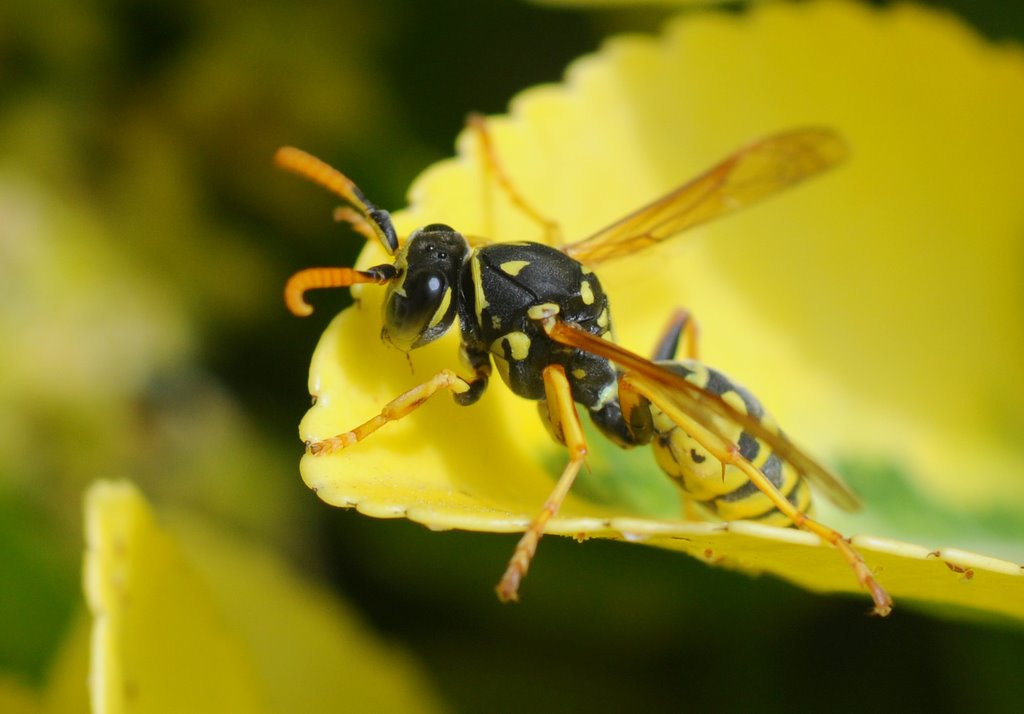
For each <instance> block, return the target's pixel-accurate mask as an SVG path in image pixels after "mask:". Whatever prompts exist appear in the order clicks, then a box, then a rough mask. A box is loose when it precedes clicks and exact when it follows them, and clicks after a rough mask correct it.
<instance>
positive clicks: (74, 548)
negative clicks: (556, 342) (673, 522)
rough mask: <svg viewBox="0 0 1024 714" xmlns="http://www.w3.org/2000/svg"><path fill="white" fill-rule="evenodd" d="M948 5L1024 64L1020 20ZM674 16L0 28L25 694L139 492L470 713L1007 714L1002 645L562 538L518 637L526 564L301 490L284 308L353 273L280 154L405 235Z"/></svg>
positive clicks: (194, 8) (207, 13)
mask: <svg viewBox="0 0 1024 714" xmlns="http://www.w3.org/2000/svg"><path fill="white" fill-rule="evenodd" d="M929 4H931V5H936V6H941V7H945V8H950V9H951V10H952V11H955V12H957V13H958V14H959V15H960V16H961V17H963V18H964V19H965V20H967V21H968V22H971V23H973V24H974V25H975V26H976V27H977V28H978V29H979V30H980V31H981V32H983V33H984V34H985V35H987V36H988V37H990V38H993V39H996V40H999V41H1004V40H1013V41H1017V42H1019V41H1021V40H1022V39H1024V10H1022V9H1021V8H1020V7H1019V6H1018V5H1016V4H1013V5H1008V4H1006V3H1004V2H1002V1H1001V0H984V1H983V2H970V1H969V0H956V1H955V2H949V3H938V2H933V3H929ZM724 11H728V12H742V9H739V8H737V7H735V6H734V7H730V8H726V9H725V10H724ZM668 12H670V10H669V9H653V10H652V9H650V8H641V9H630V8H625V9H622V8H620V9H615V10H596V11H580V10H566V9H557V8H545V7H539V6H537V5H531V4H526V3H520V2H514V1H513V0H500V1H496V2H488V3H480V4H478V5H475V6H467V4H466V3H463V2H458V1H457V0H436V1H434V2H429V3H426V2H418V1H417V0H382V2H374V3H366V2H362V3H356V2H351V1H343V2H338V1H335V2H327V1H321V2H314V3H306V4H303V5H302V6H291V5H286V4H283V3H282V4H259V3H258V4H251V3H241V2H236V1H234V0H232V1H229V2H213V1H212V0H207V1H205V2H204V1H201V0H193V1H191V2H189V1H186V2H167V1H160V2H127V1H125V0H121V1H117V0H115V1H114V2H104V3H98V2H88V1H86V2H80V3H65V2H58V1H55V0H31V1H30V0H9V1H8V2H6V3H4V4H3V5H2V6H0V147H2V150H0V331H2V332H3V335H4V348H5V349H4V350H3V353H2V355H0V621H2V622H3V624H2V625H0V633H2V634H0V671H3V672H4V673H5V676H4V680H7V679H17V680H21V681H24V682H28V683H29V684H30V685H31V686H39V685H40V683H41V682H42V681H43V680H44V679H45V678H46V675H47V671H48V669H49V668H50V667H51V666H53V663H54V660H55V658H56V657H57V655H56V653H57V651H58V645H59V642H60V640H61V639H62V638H63V636H64V634H65V633H66V632H67V631H68V628H70V627H71V624H72V623H73V622H74V621H75V619H76V610H77V608H80V607H81V592H80V579H79V574H78V568H79V566H78V562H79V556H80V553H81V548H82V541H81V536H80V533H81V525H82V523H81V517H80V515H79V513H80V508H81V497H82V493H83V490H84V487H85V486H86V484H87V483H88V482H89V481H92V480H94V479H96V478H104V477H127V478H129V479H131V480H132V481H134V482H136V483H138V484H140V486H141V488H142V490H144V491H145V492H146V493H147V495H148V496H150V497H151V498H152V499H153V500H154V501H155V502H156V503H157V505H158V508H170V507H174V508H179V509H186V510H193V511H196V512H199V513H202V514H204V515H206V516H210V517H213V518H215V519H217V520H218V521H220V523H221V524H222V525H223V526H224V527H226V528H229V529H234V530H236V531H238V532H239V533H242V534H243V535H245V536H247V537H250V538H254V539H257V540H260V541H263V542H264V543H267V544H270V545H272V546H273V547H275V548H279V549H281V550H282V551H283V552H284V553H285V554H286V557H287V558H289V559H290V560H291V561H292V562H293V564H294V566H295V568H296V569H298V570H299V571H301V572H304V573H305V574H306V575H307V576H308V577H310V578H323V579H326V580H327V581H328V582H329V583H331V585H332V586H333V587H335V588H336V589H337V590H338V591H339V592H341V593H343V594H344V595H346V596H347V597H348V598H350V599H351V600H353V601H354V602H355V603H356V605H357V607H359V608H360V609H361V610H362V612H363V614H364V615H365V616H366V618H367V619H368V620H369V622H370V623H371V624H372V625H373V626H375V627H376V628H377V629H378V630H379V631H381V632H383V633H384V634H386V635H388V636H390V637H391V638H393V639H395V640H397V641H399V642H401V643H403V644H404V645H405V646H406V647H407V648H408V649H409V650H411V651H412V652H413V653H415V654H417V655H419V658H420V661H421V663H422V665H423V666H424V667H426V668H427V670H428V671H429V674H430V675H431V676H432V677H433V678H434V680H435V683H436V684H437V686H438V688H439V689H440V690H441V692H442V694H443V696H445V697H446V698H447V700H448V701H449V702H450V703H451V704H452V706H453V708H456V709H460V710H468V711H473V710H480V709H484V708H488V709H509V710H511V709H526V708H529V709H542V708H543V709H556V708H562V709H567V708H572V709H581V708H584V707H588V708H591V709H600V710H614V709H625V708H626V707H629V708H630V709H637V708H641V707H650V708H654V707H658V708H668V707H674V706H678V704H679V703H680V702H685V703H686V704H687V705H688V706H690V707H692V708H696V709H702V708H711V707H714V708H716V709H750V708H753V707H757V708H759V709H761V710H781V709H784V708H785V709H788V708H792V706H793V705H794V704H795V703H797V702H806V701H828V702H830V703H831V704H832V705H833V706H831V708H833V709H836V710H843V709H849V710H851V711H853V710H862V709H863V708H864V706H865V701H867V702H871V705H874V706H878V707H880V708H884V709H893V710H896V709H901V710H924V709H928V710H931V711H942V710H963V709H967V708H971V709H978V710H986V711H999V710H1005V711H1011V710H1012V709H1013V706H1014V704H1015V703H1016V701H1015V699H1014V692H1013V691H1012V689H1011V685H1010V682H1011V681H1012V680H1011V678H1012V676H1014V674H1015V671H1016V670H1015V663H1016V662H1019V660H1020V656H1021V654H1022V652H1024V634H1022V633H1021V631H1020V630H1019V629H1017V628H1015V627H1013V626H1008V625H993V624H985V625H969V624H962V623H950V622H944V621H939V620H932V619H929V618H927V617H924V616H920V615H914V614H910V613H906V612H903V613H900V615H899V617H898V618H893V619H890V620H889V621H887V622H884V623H881V622H876V621H872V620H866V619H865V618H864V610H865V605H864V603H863V602H861V601H860V600H859V599H856V600H854V599H823V598H819V597H816V596H812V595H809V594H806V593H802V592H798V591H796V590H794V589H793V588H790V587H788V586H785V585H783V584H781V583H778V582H775V581H773V580H771V579H760V580H758V581H753V580H750V579H749V578H747V577H745V576H740V575H736V574H733V573H728V572H724V571H719V570H711V569H709V568H706V567H704V566H703V565H701V564H699V563H696V562H691V561H690V560H688V559H685V558H681V557H679V556H677V555H673V554H668V553H662V552H656V551H654V550H651V551H647V550H643V549H637V548H628V549H626V548H621V547H618V546H616V545H615V544H610V543H593V544H588V545H587V546H586V547H579V546H577V545H576V544H573V543H571V542H562V541H561V540H558V541H556V540H555V539H551V542H548V543H545V554H544V556H545V557H544V559H543V560H542V561H539V562H538V564H537V566H536V568H535V570H534V572H532V573H531V576H530V579H531V582H530V587H531V592H530V597H529V598H528V599H527V600H526V602H524V603H523V604H522V605H521V606H519V607H516V608H501V607H499V606H498V605H497V604H496V602H495V601H494V599H493V598H492V597H491V596H490V588H491V586H492V585H493V581H494V579H495V577H496V576H497V575H498V574H499V572H500V570H501V567H502V566H503V564H504V562H505V559H506V558H507V557H508V554H509V552H510V549H511V547H512V544H513V542H514V538H513V537H511V536H510V537H495V536H482V535H475V534H462V533H446V534H432V533H429V532H427V531H426V530H425V529H423V528H422V527H420V526H416V525H414V524H410V523H406V522H380V521H372V520H370V519H366V518H363V517H361V516H359V515H358V514H355V513H351V512H341V511H336V510H334V509H330V508H326V507H324V506H323V505H322V504H320V503H319V502H318V501H317V500H316V499H315V497H314V496H313V495H312V494H310V493H309V492H308V491H307V490H306V489H305V487H304V486H302V484H301V482H300V480H299V477H298V473H297V460H298V456H299V454H300V446H299V444H298V442H297V439H296V438H295V434H296V425H297V422H298V419H299V417H300V416H301V414H302V412H303V411H304V409H305V407H306V405H307V397H306V384H305V382H306V371H307V367H308V360H309V355H310V353H311V352H312V349H313V347H314V345H315V343H316V341H317V339H318V338H319V329H317V327H316V326H315V325H314V324H313V323H309V322H301V321H297V320H292V319H290V318H289V317H288V316H287V315H286V313H285V311H284V309H283V307H282V306H281V302H280V286H281V285H282V283H283V280H284V279H285V278H286V277H287V275H288V274H289V273H290V272H291V271H292V270H294V269H296V268H299V267H304V266H307V265H312V264H315V263H320V262H330V263H338V264H344V263H346V262H347V261H350V260H351V259H352V258H353V256H354V254H355V252H356V251H357V249H358V248H359V247H360V246H359V245H358V243H357V242H354V241H352V240H350V239H349V238H348V237H347V234H346V233H345V232H344V231H339V230H338V229H337V227H336V226H334V225H332V224H331V222H330V218H329V215H327V212H326V211H325V210H324V200H323V197H322V196H318V195H317V194H316V192H315V191H310V190H308V187H306V186H303V185H301V182H298V181H295V180H294V179H293V178H291V177H287V176H280V175H278V174H276V173H275V172H274V171H273V170H272V168H271V167H270V163H269V157H270V156H271V154H272V152H273V150H274V149H275V148H276V147H277V146H278V145H280V144H284V143H290V144H296V145H300V146H303V147H307V148H309V149H310V150H312V151H315V152H316V153H317V154H319V155H321V156H323V157H324V158H326V159H328V160H330V161H332V162H333V163H336V164H337V165H341V166H344V167H345V169H346V170H347V171H348V172H349V173H351V174H352V175H355V176H358V177H359V181H360V184H361V185H362V187H363V188H364V189H365V190H366V192H367V193H368V194H369V195H371V196H373V197H375V200H376V201H377V202H378V203H379V204H380V205H383V206H388V207H398V206H400V205H401V204H402V203H403V195H404V191H405V188H406V187H407V186H408V185H409V183H410V181H411V179H412V178H413V176H414V175H415V174H416V173H417V172H418V171H419V170H420V169H421V168H422V167H424V166H425V165H427V164H428V163H430V162H431V161H434V160H436V159H438V158H440V157H443V156H446V155H449V154H450V153H451V143H452V138H453V137H454V136H455V134H456V133H457V131H458V130H459V129H460V127H461V125H462V118H463V116H464V115H465V114H466V112H468V111H470V110H478V111H484V112H498V111H501V110H503V109H504V107H505V102H506V101H507V100H508V98H509V97H511V96H512V95H513V94H514V93H515V92H516V91H518V90H520V89H522V88H523V87H526V86H530V85H534V84H537V83H541V82H546V81H554V80H556V79H558V78H559V77H560V76H561V72H562V70H563V68H564V67H565V65H566V64H567V63H568V62H569V61H570V60H571V59H572V58H574V57H577V56H579V55H581V54H583V53H585V52H587V51H591V50H593V49H594V48H596V47H597V45H598V43H599V41H600V38H601V37H603V36H604V35H606V34H608V33H610V32H613V31H628V30H653V29H655V28H657V27H658V26H659V24H660V23H661V21H662V19H663V18H664V17H665V16H666V13H668ZM331 301H334V302H331ZM346 301H347V298H346V297H345V296H343V295H340V294H339V295H333V296H329V297H326V299H325V300H323V301H321V302H320V303H318V305H319V307H320V309H321V310H322V311H323V312H324V313H329V312H330V311H332V310H336V309H338V308H340V307H341V306H342V305H344V304H345V302H346ZM570 572H571V573H572V577H571V578H570V577H568V576H566V575H565V574H566V573H570ZM738 681H740V682H742V683H743V686H736V685H737V682H738ZM780 682H785V683H786V684H785V685H784V686H780V685H779V683H780ZM796 693H798V694H796ZM0 701H6V700H5V699H2V698H0Z"/></svg>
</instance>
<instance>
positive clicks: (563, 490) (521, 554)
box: [495, 365, 587, 602]
mask: <svg viewBox="0 0 1024 714" xmlns="http://www.w3.org/2000/svg"><path fill="white" fill-rule="evenodd" d="M544 394H545V396H546V398H547V402H548V410H549V412H550V418H551V423H552V425H553V426H554V429H555V433H556V434H558V435H559V436H560V437H561V439H560V440H561V441H562V443H564V444H565V446H566V448H567V449H568V450H569V463H568V464H566V466H565V470H564V471H562V475H561V476H560V477H559V478H558V482H557V483H556V484H555V488H554V490H553V491H552V492H551V495H550V496H548V500H547V501H545V502H544V508H543V509H542V510H541V512H540V514H538V516H537V517H536V518H534V519H533V522H532V523H531V524H530V526H529V528H527V529H526V532H525V533H523V537H522V538H520V539H519V543H518V545H516V549H515V552H514V553H512V559H511V560H509V563H508V568H507V569H506V570H505V574H504V575H503V576H502V578H501V581H500V582H499V583H498V586H497V588H495V589H496V590H497V591H498V599H500V600H501V601H502V602H510V601H511V602H515V601H516V600H518V599H519V583H520V582H521V581H522V579H523V578H524V577H525V576H526V571H528V570H529V569H530V561H531V560H533V555H534V553H536V552H537V544H538V543H539V542H540V538H541V536H542V535H544V527H545V526H546V525H547V523H548V521H549V520H551V518H552V516H554V515H555V514H556V513H558V509H559V508H561V506H562V502H563V501H564V500H565V497H566V495H567V494H568V493H569V489H571V488H572V484H573V482H574V481H575V480H576V475H577V474H578V473H579V471H580V466H582V465H583V460H584V459H585V458H586V456H587V442H586V439H585V438H584V436H583V425H582V424H580V416H579V414H578V413H577V412H576V405H575V403H573V399H572V391H571V390H570V388H569V379H568V378H567V377H566V376H565V369H564V368H562V366H561V365H551V366H548V367H545V368H544Z"/></svg>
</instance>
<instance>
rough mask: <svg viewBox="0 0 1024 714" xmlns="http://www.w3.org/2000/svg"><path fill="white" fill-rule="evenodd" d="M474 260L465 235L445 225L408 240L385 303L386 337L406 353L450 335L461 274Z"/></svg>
mask: <svg viewBox="0 0 1024 714" xmlns="http://www.w3.org/2000/svg"><path fill="white" fill-rule="evenodd" d="M468 257H469V244H468V243H467V242H466V239H465V238H463V237H462V234H460V233H458V232H457V231H455V230H454V229H452V228H450V227H448V226H446V225H443V224H441V223H432V224H430V225H429V226H424V227H423V228H420V229H419V230H418V231H416V232H415V233H413V234H412V235H411V236H409V240H408V241H406V243H405V245H404V246H403V247H402V249H401V250H400V251H399V252H398V255H397V256H396V258H395V269H396V270H397V271H398V274H397V275H396V277H395V279H394V280H392V281H391V282H390V283H389V284H388V292H387V295H386V297H385V298H384V329H383V331H382V333H381V335H382V337H383V338H384V339H385V340H387V341H388V342H390V343H391V344H393V345H394V346H395V347H397V348H398V349H400V350H402V351H403V352H408V351H409V350H412V349H415V348H417V347H422V346H423V345H425V344H427V343H428V342H432V341H433V340H436V339H437V338H438V337H440V336H441V335H443V334H444V333H445V332H447V331H448V328H450V327H451V326H452V322H454V320H455V315H456V312H457V308H458V302H459V299H458V289H459V288H458V286H459V271H460V270H461V269H462V264H463V263H464V262H465V261H466V259H467V258H468Z"/></svg>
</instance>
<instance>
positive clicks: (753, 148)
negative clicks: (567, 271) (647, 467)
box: [562, 128, 846, 265]
mask: <svg viewBox="0 0 1024 714" xmlns="http://www.w3.org/2000/svg"><path fill="white" fill-rule="evenodd" d="M845 155H846V146H845V144H844V143H843V140H842V139H841V138H840V137H839V135H838V134H836V133H835V132H834V131H832V130H831V129H825V128H803V129H794V130H791V131H787V132H783V133H780V134H775V135H773V136H769V137H765V138H763V139H761V140H760V141H756V142H754V143H752V144H749V145H748V146H745V147H744V148H742V149H740V150H739V151H737V152H736V153H734V154H733V155H731V156H730V157H728V158H727V159H725V160H724V161H722V162H721V163H720V164H718V165H717V166H715V167H713V168H711V169H710V170H708V171H707V172H705V173H704V174H702V175H701V176H698V177H697V178H695V179H693V180H692V181H690V182H689V183H685V184H683V185H682V186H680V187H679V188H677V189H676V190H674V191H672V192H671V193H669V194H667V195H665V196H662V197H661V198H659V199H657V200H656V201H654V202H653V203H649V204H648V205H646V206H644V207H643V208H641V209H639V210H637V211H635V212H633V213H631V214H630V215H628V216H626V217H625V218H623V219H621V220H619V221H616V222H615V223H613V224H611V225H610V226H608V227H607V228H604V229H602V230H600V231H598V232H597V233H595V234H593V235H591V236H590V237H588V238H584V239H583V240H580V241H577V242H574V243H569V244H568V245H565V246H563V247H562V250H563V251H565V253H567V254H568V255H570V256H572V257H573V258H575V259H576V260H578V261H580V262H581V263H588V264H591V265H593V264H596V263H600V262H603V261H605V260H608V259H610V258H617V257H619V256H623V255H628V254H629V253H633V252H635V251H637V250H640V249H641V248H646V247H648V246H650V245H654V244H655V243H659V242H661V241H663V240H665V239H666V238H670V237H672V236H674V235H676V234H677V233H680V232H682V231H685V230H686V229H688V228H692V227H693V226H696V225H698V224H701V223H706V222H707V221H710V220H712V219H714V218H718V217H719V216H724V215H725V214H727V213H731V212H732V211H735V210H736V209H738V208H742V207H743V206H746V205H747V204H750V203H754V202H755V201H758V200H760V199H762V198H766V197H767V196H770V195H772V194H773V193H776V192H778V191H781V190H782V189H784V188H786V187H788V186H792V185H794V184H797V183H799V182H800V181H803V180H804V179H806V178H808V177H810V176H813V175H814V174H817V173H819V172H821V171H824V170H825V169H827V168H830V167H832V166H835V165H836V164H838V163H839V162H840V161H842V159H843V158H844V157H845Z"/></svg>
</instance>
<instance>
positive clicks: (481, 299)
mask: <svg viewBox="0 0 1024 714" xmlns="http://www.w3.org/2000/svg"><path fill="white" fill-rule="evenodd" d="M469 270H470V273H471V275H472V277H473V296H474V297H475V298H476V320H477V322H478V323H480V322H483V317H481V315H482V314H483V311H484V308H486V307H487V306H488V305H489V304H490V303H488V302H487V297H486V296H485V295H484V282H483V280H482V279H481V277H480V256H479V255H476V254H475V253H474V254H473V257H472V258H470V259H469Z"/></svg>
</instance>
